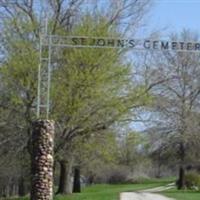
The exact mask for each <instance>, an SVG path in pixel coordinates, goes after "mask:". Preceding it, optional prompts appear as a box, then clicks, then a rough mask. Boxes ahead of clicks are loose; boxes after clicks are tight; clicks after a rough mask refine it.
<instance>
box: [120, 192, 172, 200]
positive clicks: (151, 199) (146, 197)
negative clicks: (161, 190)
mask: <svg viewBox="0 0 200 200" xmlns="http://www.w3.org/2000/svg"><path fill="white" fill-rule="evenodd" d="M120 200H172V199H170V198H167V197H164V196H162V195H160V194H152V193H147V192H144V193H143V192H138V193H136V192H123V193H121V195H120Z"/></svg>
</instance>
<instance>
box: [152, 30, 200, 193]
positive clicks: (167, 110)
mask: <svg viewBox="0 0 200 200" xmlns="http://www.w3.org/2000/svg"><path fill="white" fill-rule="evenodd" d="M177 39H179V40H182V41H196V40H197V35H196V34H194V33H192V32H190V31H186V30H184V31H183V32H182V33H181V34H180V35H176V34H173V35H172V36H171V40H172V41H175V40H177ZM153 63H154V67H155V69H152V70H149V71H150V72H151V74H153V78H152V79H151V81H155V80H157V82H159V84H157V85H156V86H155V87H153V88H152V93H153V95H154V96H155V103H154V108H153V107H152V108H151V109H150V110H151V111H153V112H154V114H153V115H152V116H155V117H156V118H157V119H159V120H157V122H158V123H157V127H159V129H160V130H163V134H165V140H164V143H165V145H166V144H167V146H168V147H169V148H172V149H173V153H174V155H176V157H177V159H178V164H179V181H178V183H179V184H178V188H179V189H181V188H183V186H184V171H185V165H187V164H188V163H189V162H191V161H192V159H191V158H193V159H194V157H193V156H191V155H192V154H193V151H196V150H197V149H196V148H195V149H194V147H196V146H198V144H199V141H200V140H199V139H200V137H199V133H198V130H199V120H198V118H197V116H198V115H199V110H198V106H199V94H200V87H199V75H200V71H199V64H200V59H199V55H198V54H195V53H191V52H190V53H187V52H169V51H165V52H162V53H159V56H158V55H157V54H156V57H155V58H154V62H153ZM195 159H197V157H196V158H195ZM198 159H199V158H198ZM193 161H194V160H193Z"/></svg>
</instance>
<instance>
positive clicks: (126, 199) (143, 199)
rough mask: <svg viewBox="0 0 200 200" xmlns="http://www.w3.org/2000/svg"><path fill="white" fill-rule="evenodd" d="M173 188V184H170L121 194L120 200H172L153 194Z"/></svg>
mask: <svg viewBox="0 0 200 200" xmlns="http://www.w3.org/2000/svg"><path fill="white" fill-rule="evenodd" d="M174 187H175V185H174V183H171V184H168V185H166V186H161V187H156V188H151V189H147V190H141V191H138V192H123V193H121V194H120V200H174V199H171V198H168V197H164V196H162V195H160V194H155V192H161V191H165V190H169V189H171V188H174Z"/></svg>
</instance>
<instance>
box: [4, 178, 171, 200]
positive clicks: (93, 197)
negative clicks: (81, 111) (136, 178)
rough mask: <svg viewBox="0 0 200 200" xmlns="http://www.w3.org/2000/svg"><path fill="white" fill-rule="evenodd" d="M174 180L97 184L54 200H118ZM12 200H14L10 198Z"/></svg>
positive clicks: (20, 199)
mask: <svg viewBox="0 0 200 200" xmlns="http://www.w3.org/2000/svg"><path fill="white" fill-rule="evenodd" d="M173 180H174V179H172V178H167V179H150V180H148V179H147V180H141V183H137V184H115V185H110V184H97V185H92V186H88V187H85V188H84V189H83V191H82V193H80V194H79V193H77V194H72V195H67V196H56V197H55V198H54V199H55V200H118V199H119V195H120V193H121V192H129V191H130V192H133V191H138V190H143V189H149V188H154V187H158V186H164V185H167V184H168V183H170V182H172V181H173ZM6 200H8V199H6ZM12 200H14V199H13V198H12ZM15 200H29V198H28V197H27V198H15Z"/></svg>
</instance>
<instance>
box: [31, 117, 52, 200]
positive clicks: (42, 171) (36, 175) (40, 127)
mask: <svg viewBox="0 0 200 200" xmlns="http://www.w3.org/2000/svg"><path fill="white" fill-rule="evenodd" d="M53 147H54V121H51V120H37V121H36V122H34V124H33V132H32V148H33V149H32V163H31V165H32V166H31V167H32V183H31V200H52V199H53V161H54V159H53Z"/></svg>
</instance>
